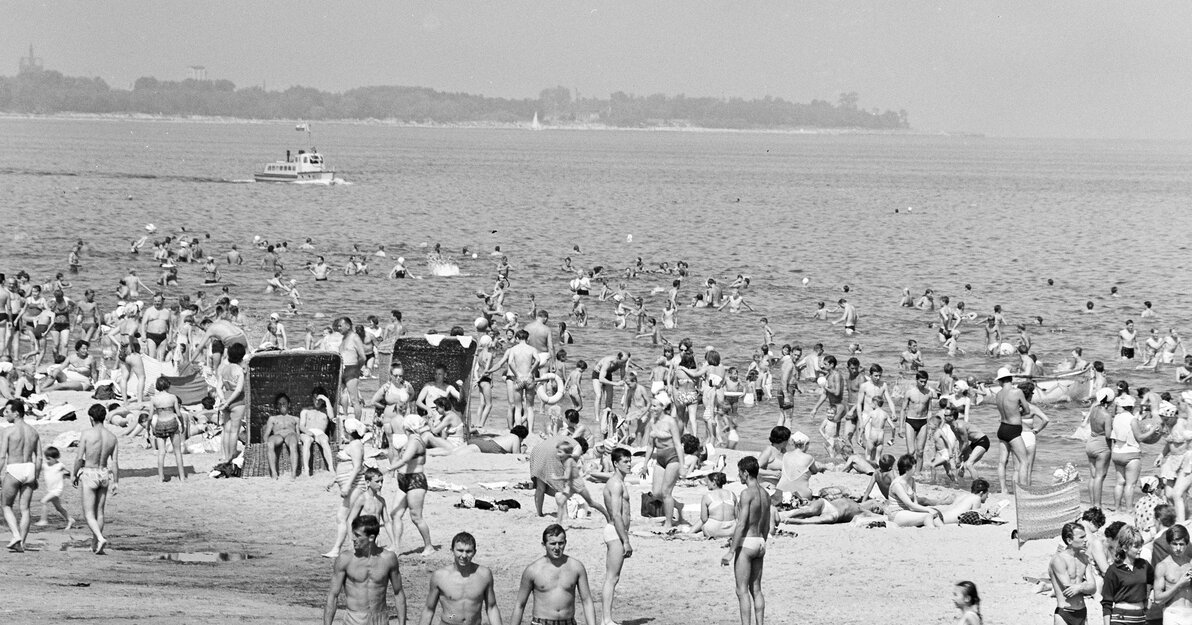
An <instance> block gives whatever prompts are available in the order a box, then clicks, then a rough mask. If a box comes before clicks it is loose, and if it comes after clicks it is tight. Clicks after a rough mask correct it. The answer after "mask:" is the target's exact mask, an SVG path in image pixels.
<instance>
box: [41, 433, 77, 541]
mask: <svg viewBox="0 0 1192 625" xmlns="http://www.w3.org/2000/svg"><path fill="white" fill-rule="evenodd" d="M44 455H45V462H44V463H43V464H42V468H41V474H42V476H43V477H45V480H46V494H45V496H44V497H42V498H41V520H40V521H38V522H37V523H36V525H37V526H38V527H45V526H47V525H49V524H50V521H49V511H50V506H53V507H54V509H55V510H57V511H58V514H61V515H62V518H64V519H66V527H65V528H63V529H70V528H71V526H73V525H74V518H73V517H71V516H70V513H69V512H67V511H66V508H63V507H62V489H63V488H64V487H65V486H66V473H67V469H66V467H65V466H64V465H63V464H62V462H61V461H60V460H59V459H58V458H59V456H60V454H59V453H58V448H57V447H46V450H45V454H44Z"/></svg>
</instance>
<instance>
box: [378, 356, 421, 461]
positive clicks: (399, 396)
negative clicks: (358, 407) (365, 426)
mask: <svg viewBox="0 0 1192 625" xmlns="http://www.w3.org/2000/svg"><path fill="white" fill-rule="evenodd" d="M405 374H406V371H405V368H404V367H403V366H402V364H401V363H400V362H395V363H393V364H392V365H390V367H389V381H388V382H386V383H384V384H382V385H381V387H380V388H378V389H377V392H376V393H374V394H373V397H372V406H373V411H374V414H375V419H374V423H373V427H374V428H380V427H384V425H385V422H387V421H388V418H387V417H386V414H388V415H390V416H393V415H404V414H408V413H409V412H410V398H411V397H413V396H414V386H413V385H412V384H410V381H409V380H407V379H406V377H405ZM383 444H384V441H382V445H383Z"/></svg>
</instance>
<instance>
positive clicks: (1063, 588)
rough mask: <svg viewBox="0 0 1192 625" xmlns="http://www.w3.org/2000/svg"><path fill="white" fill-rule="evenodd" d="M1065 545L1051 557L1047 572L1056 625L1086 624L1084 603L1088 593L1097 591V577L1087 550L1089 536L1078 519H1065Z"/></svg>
mask: <svg viewBox="0 0 1192 625" xmlns="http://www.w3.org/2000/svg"><path fill="white" fill-rule="evenodd" d="M1060 539H1061V540H1063V541H1064V548H1063V549H1061V550H1059V551H1058V552H1056V554H1055V555H1054V556H1052V557H1051V565H1050V566H1049V567H1048V572H1049V573H1050V577H1051V589H1052V591H1054V592H1055V618H1054V619H1052V620H1053V621H1054V623H1055V625H1084V624H1085V623H1087V622H1088V610H1087V609H1086V608H1085V607H1084V597H1085V595H1093V594H1096V592H1097V580H1096V577H1095V575H1093V567H1091V566H1089V557H1088V554H1087V553H1085V548H1086V547H1087V545H1088V537H1087V535H1086V534H1085V531H1084V527H1082V526H1081V525H1080V523H1078V522H1074V523H1065V524H1064V527H1063V529H1061V530H1060Z"/></svg>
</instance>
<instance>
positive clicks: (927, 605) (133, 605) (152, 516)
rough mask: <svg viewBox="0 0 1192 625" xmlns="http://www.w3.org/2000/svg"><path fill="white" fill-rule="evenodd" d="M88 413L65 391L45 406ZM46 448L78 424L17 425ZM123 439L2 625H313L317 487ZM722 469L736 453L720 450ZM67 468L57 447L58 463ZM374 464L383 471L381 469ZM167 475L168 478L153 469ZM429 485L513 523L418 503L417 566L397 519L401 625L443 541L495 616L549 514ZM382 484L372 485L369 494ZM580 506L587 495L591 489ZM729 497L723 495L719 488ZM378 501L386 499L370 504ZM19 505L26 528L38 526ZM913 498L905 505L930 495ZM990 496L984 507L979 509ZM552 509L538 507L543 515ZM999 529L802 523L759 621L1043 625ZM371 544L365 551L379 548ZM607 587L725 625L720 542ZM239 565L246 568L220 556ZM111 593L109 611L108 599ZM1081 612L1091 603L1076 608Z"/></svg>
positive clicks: (631, 612) (474, 458)
mask: <svg viewBox="0 0 1192 625" xmlns="http://www.w3.org/2000/svg"><path fill="white" fill-rule="evenodd" d="M60 397H69V398H71V400H72V401H73V403H75V405H81V406H84V407H85V406H88V405H89V404H90V401H89V400H86V399H83V397H84V394H82V393H61V394H57V393H56V394H55V401H62V399H60ZM34 425H35V427H36V428H37V429H38V431H39V432H40V433H41V435H42V437H43V441H44V442H43V444H45V445H49V444H50V442H51V441H52V440H53V438H54V437H55V436H57V435H59V434H60V433H62V432H65V431H69V430H79V429H81V428H82V427H83V424H82V423H79V422H61V423H45V422H35V423H34ZM138 442H139V441H131V440H129V439H121V458H120V459H121V471H120V473H121V475H120V488H119V494H118V495H116V496H115V497H112V498H110V499H109V503H108V508H107V526H108V527H107V534H108V536H109V538H110V540H111V542H112V544H111V547H110V548H109V553H108V555H106V556H95V555H92V554H91V553H90V552H89V550H88V541H89V538H90V534H89V533H88V531H87V529H86V528H85V527H76V528H74V529H72V530H70V531H63V530H62V529H60V528H61V524H60V522H59V521H58V520H57V519H56V518H54V517H51V518H52V519H53V521H52V525H51V527H49V528H36V527H35V528H34V531H33V532H32V533H31V535H30V540H29V544H30V551H29V552H27V553H25V554H12V553H0V562H2V563H3V564H2V565H0V579H2V580H3V581H2V582H0V587H3V588H4V590H5V594H7V595H9V596H19V597H30V598H37V599H30V600H23V601H19V602H12V601H10V602H8V603H7V604H6V605H5V607H4V608H3V609H0V614H2V615H3V617H2V618H3V620H4V621H5V622H11V623H26V622H62V621H65V620H77V619H82V620H85V621H87V622H95V623H122V622H127V621H129V620H135V621H136V622H140V623H171V624H173V623H243V622H253V623H292V622H317V621H319V619H320V618H321V610H322V606H323V603H324V601H325V598H326V593H327V584H328V580H329V577H330V569H331V563H330V561H328V560H326V559H324V558H321V557H320V556H319V554H320V553H322V552H323V551H325V550H326V549H327V547H328V546H329V545H330V543H331V542H332V540H333V538H334V522H333V515H334V511H335V509H336V506H337V505H338V499H337V498H336V497H335V496H334V495H331V494H328V493H327V492H325V491H324V487H325V486H326V485H327V484H328V482H329V481H330V475H329V474H326V473H321V474H316V476H315V477H314V478H313V479H311V478H306V477H301V478H299V479H298V480H297V481H291V480H289V479H288V478H283V479H282V480H280V481H273V480H270V479H266V478H249V479H219V480H217V479H211V478H209V477H208V476H207V472H208V471H210V469H211V468H212V466H213V465H214V464H215V462H216V461H217V459H218V458H217V456H216V455H215V454H189V455H187V456H186V464H187V470H188V472H190V471H192V470H193V471H194V474H192V475H190V479H189V480H188V481H186V482H185V483H180V482H178V481H177V480H176V479H174V478H172V477H171V479H170V481H169V482H168V483H161V482H159V481H158V480H157V477H156V466H155V462H156V460H155V457H154V455H153V453H152V451H151V450H147V449H144V448H143V447H142V446H140V445H139V444H138ZM729 454H730V455H729V459H730V467H731V466H732V465H733V464H734V463H735V461H736V459H737V458H739V457H740V456H741V455H742V454H741V453H740V452H729ZM62 460H63V461H64V462H66V463H67V465H68V466H69V465H70V464H71V463H73V461H74V448H70V449H65V450H62ZM382 462H384V461H383V460H382ZM167 475H170V476H172V475H173V469H172V468H170V466H169V463H167ZM428 475H429V477H431V478H434V479H439V480H443V481H445V482H448V483H451V484H453V485H457V486H460V487H463V488H465V489H466V490H467V493H469V494H472V495H473V496H475V497H477V498H479V499H488V500H495V499H505V498H513V499H516V500H518V501H519V502H521V504H522V508H521V509H520V510H511V511H509V512H505V513H502V512H497V511H481V510H475V509H457V508H455V507H453V506H454V505H455V504H456V503H458V502H459V501H460V497H461V494H462V493H459V492H450V491H442V492H431V493H430V494H429V495H428V497H427V504H426V518H427V520H428V522H429V523H430V527H431V532H432V536H433V538H434V544H435V545H436V546H437V547H438V548H439V551H438V552H437V553H436V554H434V555H433V556H431V557H429V558H426V559H425V560H424V559H423V558H421V557H419V556H418V555H417V549H418V547H420V540H419V538H418V535H417V532H416V531H414V529H413V526H412V525H410V524H409V523H408V521H407V525H406V531H405V534H404V538H403V544H402V549H401V552H402V553H404V554H405V555H402V556H401V564H402V579H403V583H404V585H405V588H406V598H407V605H408V608H409V615H410V618H411V621H412V622H417V621H416V620H415V619H417V618H418V617H419V616H420V611H421V609H422V606H423V604H424V601H425V597H426V587H427V579H428V572H429V571H430V570H432V569H434V568H438V567H441V566H444V565H447V564H448V563H449V562H450V559H449V558H450V556H449V554H448V552H447V551H446V542H447V541H448V540H449V539H450V537H451V536H452V535H453V534H455V533H456V532H459V531H469V532H471V533H473V534H474V535H475V536H476V538H477V540H478V542H479V555H478V556H477V561H478V562H480V563H482V564H485V565H487V566H489V567H491V568H492V569H493V571H494V573H495V575H496V584H497V599H498V603H499V605H500V607H501V612H502V614H504V615H505V616H506V618H507V617H508V615H509V612H510V611H511V609H512V607H513V603H514V600H515V599H516V591H517V584H518V581H519V578H520V575H521V571H522V568H523V567H524V566H525V565H526V564H527V563H529V562H530V561H531V560H532V559H534V558H536V557H538V556H539V555H541V547H540V539H541V531H542V529H543V528H544V527H545V526H546V525H547V524H548V523H549V522H550V519H549V518H537V517H536V516H535V515H534V513H533V498H532V495H533V491H530V490H502V491H492V490H488V489H485V488H483V487H480V486H478V483H482V482H483V483H492V482H501V481H508V482H510V483H511V484H512V483H516V482H520V481H524V480H526V479H527V478H528V475H529V473H528V463H527V462H526V458H525V457H524V456H500V455H487V454H477V455H465V456H455V457H434V458H431V459H430V462H429V465H428ZM866 483H867V482H866V478H864V477H863V476H858V475H855V474H852V475H845V474H842V473H836V472H830V473H827V474H821V475H817V476H815V477H813V478H812V486H813V488H816V489H818V488H820V487H823V486H826V485H838V486H844V487H846V488H848V489H850V490H851V491H852V492H859V491H861V490H862V489H863V488H864V486H865V484H866ZM390 488H393V485H392V484H387V486H386V489H387V491H388V489H390ZM590 488H591V490H592V492H593V494H594V495H595V496H599V495H598V493H599V492H600V486H599V485H598V484H591V485H590ZM728 488H731V489H733V490H738V491H739V490H740V488H741V485H740V484H733V485H730V486H728ZM645 490H646V487H644V486H642V485H640V484H635V485H632V487H631V495H630V497H631V501H633V506H632V507H633V515H634V516H633V529H634V530H648V529H649V528H651V527H655V526H656V525H657V522H656V521H655V520H653V519H645V518H642V517H640V516H639V512H640V510H639V509H638V501H640V493H641V492H644V491H645ZM387 491H386V492H387ZM43 492H44V491H41V490H39V491H38V492H37V493H35V499H34V514H35V515H38V514H40V510H41V508H40V504H39V503H37V500H38V499H39V498H40V496H41V495H42V494H43ZM703 492H704V490H703V487H702V486H698V485H692V486H679V487H678V488H676V491H675V494H676V496H677V498H678V499H679V500H681V501H683V502H684V503H686V504H687V505H688V506H689V507H688V510H689V513H688V515H689V516H688V518H692V514H691V511H694V513H695V514H696V515H698V505H699V499H700V496H701V495H702V493H703ZM943 492H944V491H943V490H942V489H939V488H935V487H924V488H923V489H922V494H943ZM997 499H998V497H997V496H994V497H993V498H992V501H996V500H997ZM64 504H65V505H66V507H67V509H68V510H70V511H71V512H72V513H75V514H79V516H80V517H81V512H80V510H79V506H80V503H79V495H78V492H77V491H76V490H75V489H73V488H71V487H69V486H68V487H67V490H66V493H65V494H64ZM553 510H554V504H553V502H552V501H551V500H550V499H549V498H548V501H547V503H546V512H547V513H548V514H550V513H551V512H553ZM1002 516H1003V518H1007V519H1009V520H1010V521H1011V522H1010V523H1008V524H1006V525H1001V526H993V525H989V526H981V527H972V526H964V527H961V526H948V527H945V528H943V529H895V528H881V529H865V528H861V527H854V526H849V525H837V526H818V527H803V528H800V529H799V534H798V536H795V537H790V536H779V537H775V538H772V539H771V541H770V543H769V546H768V548H767V558H766V573H765V581H764V588H765V590H766V601H767V620H768V621H769V622H771V623H825V624H830V623H859V622H896V623H911V622H914V623H950V622H954V620H955V610H954V608H953V607H952V605H951V592H952V585H953V584H954V583H955V582H956V581H959V580H962V579H969V580H972V581H974V582H976V584H977V586H978V588H979V589H980V592H981V596H982V601H983V603H982V606H983V612H984V614H985V618H986V622H987V623H1031V622H1043V621H1044V619H1045V618H1047V616H1046V615H1047V614H1048V613H1049V612H1050V611H1051V609H1052V606H1053V605H1054V604H1053V601H1054V600H1053V599H1050V598H1048V597H1045V596H1043V595H1039V594H1033V593H1032V585H1031V584H1029V583H1027V582H1024V581H1023V579H1022V578H1023V576H1032V577H1037V576H1042V575H1044V574H1045V572H1046V566H1047V561H1048V558H1049V556H1050V554H1051V553H1053V551H1054V549H1055V545H1056V544H1057V541H1038V542H1034V543H1028V544H1027V545H1026V546H1025V547H1023V548H1022V549H1021V550H1019V549H1018V548H1017V546H1016V542H1015V541H1013V540H1012V539H1011V538H1010V532H1011V530H1012V529H1013V527H1014V523H1013V507H1012V506H1010V507H1008V508H1007V509H1006V511H1005V512H1003V513H1002ZM602 524H603V521H602V520H597V519H591V518H590V519H581V520H570V521H569V523H568V531H569V544H568V552H569V553H570V554H571V555H573V556H575V557H577V558H579V559H580V560H581V561H582V562H584V563H585V565H586V566H587V568H588V572H589V576H590V580H591V583H592V587H593V590H594V592H595V593H596V602H597V605H599V592H600V590H599V589H600V584H601V583H602V578H603V572H604V546H603V543H602V542H601V539H600V532H599V529H600V527H601V525H602ZM384 540H385V539H382V542H384ZM633 542H634V549H635V552H634V555H633V557H632V558H631V559H630V560H629V561H628V562H627V563H626V565H625V568H624V573H623V576H622V580H621V584H620V586H619V591H618V602H617V606H618V608H617V609H618V612H617V614H616V616H617V618H619V619H621V620H622V622H625V623H635V624H639V625H640V624H642V623H653V624H655V625H664V624H665V625H669V624H672V623H673V624H680V623H691V622H701V623H727V622H732V621H733V620H734V619H735V618H736V599H735V595H734V591H733V579H732V574H731V572H730V570H729V569H728V568H725V567H721V566H720V564H719V561H720V558H721V556H722V555H723V553H724V550H723V547H724V541H711V540H698V539H690V538H673V539H664V538H660V537H653V536H651V537H635V538H634V540H633ZM206 552H224V553H229V554H233V556H232V559H233V561H229V562H211V563H187V562H176V561H170V560H168V559H163V557H165V556H166V554H172V553H206ZM240 554H247V555H249V556H251V558H250V559H247V560H236V559H235V558H236V557H238V556H239V555H240ZM113 597H119V600H117V601H114V600H113ZM1090 607H1091V608H1093V609H1091V610H1090V616H1091V617H1096V614H1095V613H1099V607H1095V608H1094V607H1093V604H1092V602H1090Z"/></svg>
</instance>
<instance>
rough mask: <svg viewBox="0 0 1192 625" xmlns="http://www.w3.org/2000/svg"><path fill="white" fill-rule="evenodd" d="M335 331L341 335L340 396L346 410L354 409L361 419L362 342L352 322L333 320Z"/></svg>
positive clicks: (362, 402)
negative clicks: (344, 402)
mask: <svg viewBox="0 0 1192 625" xmlns="http://www.w3.org/2000/svg"><path fill="white" fill-rule="evenodd" d="M335 329H336V330H337V331H338V332H339V333H340V334H341V335H343V341H341V342H340V344H339V355H340V358H342V359H343V366H344V368H343V374H342V376H341V378H340V391H341V392H340V395H341V396H342V397H344V398H345V400H346V402H347V404H348V410H349V411H351V410H353V409H355V412H356V414H355V417H356V418H357V419H363V416H364V401H363V400H362V399H361V398H360V374H361V371H362V370H363V368H364V361H365V358H366V357H365V354H364V341H363V340H361V338H360V335H358V334H356V332H355V330H354V326H353V325H352V320H351V319H349V318H347V317H340V318H339V319H336V320H335Z"/></svg>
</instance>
